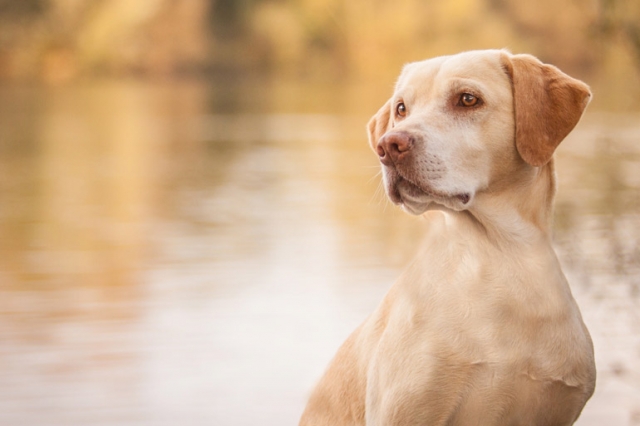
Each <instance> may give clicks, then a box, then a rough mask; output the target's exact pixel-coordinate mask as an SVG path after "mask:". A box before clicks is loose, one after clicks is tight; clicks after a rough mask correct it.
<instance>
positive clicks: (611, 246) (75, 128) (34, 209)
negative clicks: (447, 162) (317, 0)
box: [0, 81, 640, 426]
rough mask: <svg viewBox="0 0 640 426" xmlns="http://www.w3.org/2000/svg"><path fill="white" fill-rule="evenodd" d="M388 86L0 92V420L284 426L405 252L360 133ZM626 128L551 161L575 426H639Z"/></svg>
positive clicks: (637, 284)
mask: <svg viewBox="0 0 640 426" xmlns="http://www.w3.org/2000/svg"><path fill="white" fill-rule="evenodd" d="M388 92H389V90H388V88H386V87H377V88H375V89H373V88H371V87H366V86H364V85H363V86H362V87H360V86H353V85H349V86H343V87H335V86H320V87H317V86H307V85H302V84H295V83H291V82H289V83H286V82H285V83H283V82H248V83H247V82H242V84H233V83H229V82H223V83H219V84H218V83H203V82H185V83H175V84H165V83H155V84H152V83H142V82H136V81H118V82H86V83H82V84H77V85H74V86H71V87H60V88H43V87H39V88H33V87H11V86H4V87H0V424H2V425H45V424H46V425H174V424H188V425H205V424H206V425H254V424H264V425H283V424H295V423H296V422H297V419H298V417H299V415H300V413H301V410H302V408H303V406H304V403H305V401H306V398H307V397H308V394H309V392H310V390H311V388H312V387H313V384H314V382H315V381H316V380H317V379H318V377H319V376H320V374H321V373H322V371H323V370H324V367H325V366H326V364H327V362H328V361H329V359H330V358H331V356H332V355H333V354H334V353H335V350H336V349H337V347H338V346H339V345H340V343H341V342H342V341H343V340H344V339H345V338H346V337H347V336H348V334H349V333H350V332H351V331H352V330H353V329H354V328H355V327H356V326H357V325H358V324H359V323H360V322H361V321H362V320H363V318H364V317H365V316H366V315H367V314H368V313H370V312H371V311H372V310H373V309H374V307H375V306H376V304H377V303H378V301H379V300H380V299H381V297H382V296H383V295H384V293H385V291H386V289H387V288H388V287H389V285H390V284H391V283H392V281H393V280H394V278H395V277H396V276H397V275H398V274H399V272H400V271H401V269H402V267H403V265H404V264H405V262H406V260H407V259H408V257H409V256H411V254H412V253H413V250H414V248H415V247H416V245H417V243H418V237H419V231H420V229H421V226H422V225H421V221H420V219H417V218H413V217H410V216H408V215H405V214H403V213H401V212H399V211H398V209H397V208H395V207H393V206H392V205H391V204H390V203H388V202H387V201H386V200H385V197H384V195H383V194H382V193H381V191H380V188H379V176H377V172H378V165H377V161H376V158H375V156H374V155H373V153H371V152H370V151H369V148H368V147H367V143H366V135H365V133H364V125H365V123H366V122H367V120H368V118H369V116H370V115H371V114H372V113H373V112H375V111H376V110H377V107H378V106H379V105H380V104H381V103H382V101H383V100H384V99H385V96H386V95H387V94H388ZM639 141H640V115H635V114H626V115H621V114H615V115H613V114H606V113H598V112H593V113H590V114H589V115H588V116H586V117H585V119H584V120H583V121H582V123H581V124H580V125H579V127H578V128H577V129H576V131H575V132H574V133H573V134H572V135H571V136H570V137H569V138H568V139H567V140H566V141H565V142H563V144H562V145H561V148H560V150H559V152H558V161H557V164H558V172H559V179H560V183H559V194H558V198H557V212H556V231H555V232H556V237H555V240H556V245H557V250H558V253H559V255H560V258H561V261H562V263H563V264H564V267H565V271H566V273H567V275H568V277H569V279H570V281H571V283H572V289H573V292H574V294H575V296H576V299H577V300H578V303H579V304H580V306H581V308H582V312H583V315H584V319H585V322H586V323H587V325H588V327H589V328H590V330H591V333H592V335H593V339H594V344H595V346H596V357H597V366H598V385H597V390H596V394H595V395H594V397H593V398H592V399H591V401H590V402H589V403H588V405H587V408H586V409H585V411H584V412H583V415H582V417H581V419H580V421H579V422H578V424H579V425H581V426H589V425H600V424H603V423H606V424H615V425H622V426H624V425H637V424H640V309H638V308H639V307H640V306H639V305H640V245H639V242H640V192H639V189H640V144H639V143H638V142H639Z"/></svg>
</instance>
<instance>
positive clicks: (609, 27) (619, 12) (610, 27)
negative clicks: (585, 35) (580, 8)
mask: <svg viewBox="0 0 640 426" xmlns="http://www.w3.org/2000/svg"><path fill="white" fill-rule="evenodd" d="M598 12H599V13H598V16H597V19H596V20H595V25H594V27H595V30H596V31H597V32H599V33H601V34H602V35H604V36H605V37H607V38H608V39H609V40H612V41H615V40H616V39H618V38H620V39H622V41H623V42H625V43H628V44H629V46H630V48H631V50H632V51H633V53H634V57H635V61H636V63H637V66H638V67H640V2H639V1H637V0H599V2H598Z"/></svg>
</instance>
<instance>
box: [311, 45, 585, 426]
mask: <svg viewBox="0 0 640 426" xmlns="http://www.w3.org/2000/svg"><path fill="white" fill-rule="evenodd" d="M590 98H591V92H590V89H589V87H588V86H587V85H586V84H585V83H583V82H581V81H579V80H576V79H574V78H572V77H570V76H568V75H566V74H564V73H563V72H562V71H560V70H559V69H558V68H556V67H554V66H552V65H548V64H543V63H542V62H541V61H539V60H538V59H536V58H535V57H533V56H531V55H523V54H518V55H514V54H511V53H509V52H507V51H505V50H485V51H471V52H464V53H460V54H457V55H452V56H443V57H437V58H433V59H428V60H425V61H421V62H415V63H410V64H408V65H406V66H405V67H404V68H403V70H402V73H401V75H400V77H399V79H398V81H397V83H396V86H395V91H394V93H393V96H392V97H391V99H389V100H388V101H387V102H386V103H385V104H384V106H383V107H382V108H381V109H380V110H379V111H378V112H377V113H376V114H375V115H374V116H373V117H372V118H371V120H370V122H369V123H368V134H369V143H370V145H371V148H372V149H373V151H374V152H375V153H376V154H377V155H378V157H379V160H380V163H381V167H382V178H383V183H384V188H385V191H386V193H387V195H388V197H389V198H390V199H391V201H392V202H393V203H394V204H397V205H399V206H401V207H402V209H404V210H405V211H407V212H408V213H410V214H413V215H422V216H424V218H425V219H426V220H427V222H428V227H427V230H426V235H425V243H424V245H423V246H422V248H421V249H419V251H418V253H417V255H416V257H415V258H414V259H413V260H412V261H411V262H410V263H409V265H408V267H407V269H406V270H405V271H404V272H403V273H402V275H401V276H400V277H399V279H398V280H397V281H396V282H395V283H394V284H393V286H392V287H391V289H390V290H389V292H388V293H387V295H386V296H385V297H384V299H383V301H382V302H381V304H380V305H379V307H378V308H377V309H376V310H375V311H374V312H373V314H372V315H371V316H369V317H368V318H367V319H366V320H365V322H364V323H363V324H362V325H360V326H359V327H358V328H357V329H356V330H355V331H354V332H353V334H351V336H350V337H349V338H348V339H347V340H346V341H345V342H344V344H343V345H342V346H341V347H340V349H339V350H338V352H337V354H336V355H335V357H334V359H333V360H332V361H331V363H330V365H329V367H328V369H327V371H326V372H325V374H324V376H323V377H322V378H321V380H320V381H319V383H318V384H317V386H316V388H315V389H314V391H313V392H312V394H311V396H310V399H309V401H308V404H307V406H306V408H305V410H304V412H303V414H302V417H301V420H300V425H301V426H342V425H367V426H391V425H402V426H412V425H422V426H424V425H427V426H445V425H446V426H454V425H465V426H469V425H481V426H492V425H500V426H516V425H522V426H524V425H531V426H561V425H571V424H573V423H574V422H575V421H576V419H577V418H578V416H579V415H580V413H581V411H582V409H583V407H584V405H585V404H586V402H587V400H588V399H589V398H590V397H591V395H592V394H593V391H594V388H595V378H596V372H595V364H594V353H593V344H592V341H591V337H590V335H589V332H588V330H587V328H586V326H585V325H584V323H583V321H582V317H581V314H580V311H579V309H578V306H577V304H576V302H575V300H574V299H573V296H572V294H571V290H570V288H569V285H568V283H567V280H566V278H565V276H564V274H563V273H562V270H561V268H560V264H559V262H558V259H557V257H556V254H555V252H554V250H553V248H552V237H551V233H552V230H551V225H552V224H551V222H552V208H553V199H554V195H555V190H556V181H555V171H554V161H553V154H554V151H555V149H556V147H557V146H558V144H559V143H560V142H561V141H562V140H563V139H564V138H565V137H566V136H567V135H568V134H569V132H570V131H571V130H572V129H573V128H574V127H575V125H576V124H577V123H578V121H579V120H580V118H581V116H582V113H583V112H584V110H585V108H586V106H587V104H588V103H589V101H590Z"/></svg>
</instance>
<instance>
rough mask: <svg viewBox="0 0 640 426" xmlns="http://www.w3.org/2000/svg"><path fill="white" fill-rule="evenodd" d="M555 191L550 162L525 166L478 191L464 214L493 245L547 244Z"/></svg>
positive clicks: (553, 175) (554, 180)
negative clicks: (536, 165)
mask: <svg viewBox="0 0 640 426" xmlns="http://www.w3.org/2000/svg"><path fill="white" fill-rule="evenodd" d="M555 192H556V178H555V168H554V163H553V159H552V160H551V161H550V162H549V163H547V164H545V165H544V166H542V167H532V166H526V167H524V168H522V169H521V171H520V172H519V173H518V175H516V176H514V175H510V176H509V177H508V178H506V179H504V180H503V182H502V184H501V185H496V187H495V188H494V189H493V190H491V191H483V192H479V193H478V194H477V196H476V199H475V201H474V204H473V206H472V207H471V208H470V209H469V210H466V213H467V214H468V215H469V216H470V219H472V220H474V221H476V222H477V224H478V225H479V226H480V227H482V228H483V229H484V231H485V232H486V233H487V235H488V236H489V237H490V238H491V239H492V240H495V241H496V242H510V243H513V242H522V243H525V244H530V243H534V242H536V241H541V240H544V241H550V239H551V228H552V222H553V200H554V198H555Z"/></svg>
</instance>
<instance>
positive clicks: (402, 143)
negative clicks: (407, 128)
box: [376, 132, 413, 166]
mask: <svg viewBox="0 0 640 426" xmlns="http://www.w3.org/2000/svg"><path fill="white" fill-rule="evenodd" d="M412 147H413V136H411V134H409V133H408V132H389V133H387V134H386V135H384V136H383V137H381V138H380V140H379V141H378V146H377V148H376V150H377V152H378V156H379V157H380V162H381V163H382V164H384V165H385V166H391V165H392V164H395V163H397V162H398V160H402V157H403V154H405V153H407V152H408V151H410V150H411V148H412Z"/></svg>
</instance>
